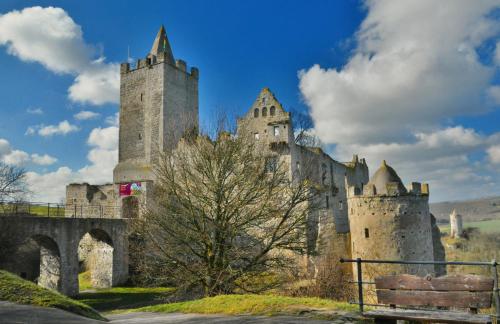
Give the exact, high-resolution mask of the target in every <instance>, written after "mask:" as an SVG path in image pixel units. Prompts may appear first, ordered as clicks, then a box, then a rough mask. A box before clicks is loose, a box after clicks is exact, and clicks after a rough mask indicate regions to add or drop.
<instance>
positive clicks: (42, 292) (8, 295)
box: [0, 270, 106, 320]
mask: <svg viewBox="0 0 500 324" xmlns="http://www.w3.org/2000/svg"><path fill="white" fill-rule="evenodd" d="M0 300H4V301H9V302H13V303H18V304H25V305H34V306H43V307H53V308H59V309H62V310H65V311H69V312H72V313H75V314H78V315H82V316H85V317H89V318H92V319H96V320H106V319H105V318H104V317H102V316H101V315H100V314H99V313H98V312H96V311H95V310H94V309H93V308H92V307H90V306H88V305H86V304H84V303H82V302H79V301H76V300H73V299H71V298H69V297H66V296H64V295H61V294H60V293H58V292H56V291H52V290H49V289H45V288H42V287H40V286H37V285H36V284H34V283H33V282H31V281H27V280H24V279H21V278H20V277H18V276H16V275H14V274H12V273H9V272H7V271H3V270H0Z"/></svg>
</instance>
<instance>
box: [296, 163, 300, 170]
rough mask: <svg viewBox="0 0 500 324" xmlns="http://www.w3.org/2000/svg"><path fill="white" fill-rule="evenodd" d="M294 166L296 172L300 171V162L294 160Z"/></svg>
mask: <svg viewBox="0 0 500 324" xmlns="http://www.w3.org/2000/svg"><path fill="white" fill-rule="evenodd" d="M295 168H296V169H297V172H300V162H299V161H297V162H295Z"/></svg>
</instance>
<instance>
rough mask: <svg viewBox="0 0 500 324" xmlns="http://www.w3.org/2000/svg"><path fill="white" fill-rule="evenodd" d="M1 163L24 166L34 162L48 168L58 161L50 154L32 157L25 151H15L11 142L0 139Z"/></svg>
mask: <svg viewBox="0 0 500 324" xmlns="http://www.w3.org/2000/svg"><path fill="white" fill-rule="evenodd" d="M0 162H3V163H5V164H9V165H16V166H24V165H26V164H27V163H28V162H32V163H34V164H38V165H44V166H46V165H51V164H54V163H56V162H57V159H56V158H55V157H52V156H50V155H48V154H43V155H41V154H37V153H34V154H31V156H30V155H29V154H28V153H26V152H25V151H21V150H15V149H13V148H12V146H11V145H10V143H9V141H7V140H6V139H3V138H0Z"/></svg>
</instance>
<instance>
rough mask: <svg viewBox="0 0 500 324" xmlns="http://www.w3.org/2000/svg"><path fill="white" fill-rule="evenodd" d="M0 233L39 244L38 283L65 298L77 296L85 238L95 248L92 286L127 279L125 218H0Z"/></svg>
mask: <svg viewBox="0 0 500 324" xmlns="http://www.w3.org/2000/svg"><path fill="white" fill-rule="evenodd" d="M0 231H9V232H10V233H12V235H13V236H14V237H15V238H17V239H19V238H21V239H25V240H28V239H30V238H31V239H33V240H35V241H36V242H37V243H38V245H39V247H40V276H39V277H38V284H39V285H41V286H43V287H46V288H51V289H55V290H58V291H59V292H61V293H63V294H65V295H68V296H75V295H77V294H78V273H79V259H78V253H79V244H80V242H81V241H82V238H84V236H85V237H86V238H87V239H90V240H91V242H92V243H93V245H92V246H93V249H95V253H93V255H94V260H93V265H92V269H91V275H92V282H93V284H95V286H97V287H102V288H105V287H111V286H115V285H118V284H121V283H123V282H125V281H126V280H127V277H128V238H127V223H126V220H124V219H109V218H107V219H106V218H66V217H38V216H1V217H0ZM14 257H15V256H14Z"/></svg>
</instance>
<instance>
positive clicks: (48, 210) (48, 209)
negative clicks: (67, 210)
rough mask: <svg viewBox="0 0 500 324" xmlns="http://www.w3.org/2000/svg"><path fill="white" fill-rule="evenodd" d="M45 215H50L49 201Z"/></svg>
mask: <svg viewBox="0 0 500 324" xmlns="http://www.w3.org/2000/svg"><path fill="white" fill-rule="evenodd" d="M47 217H50V203H47Z"/></svg>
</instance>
